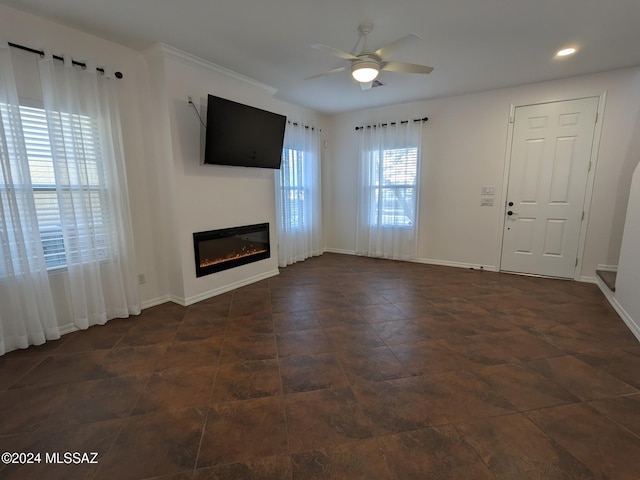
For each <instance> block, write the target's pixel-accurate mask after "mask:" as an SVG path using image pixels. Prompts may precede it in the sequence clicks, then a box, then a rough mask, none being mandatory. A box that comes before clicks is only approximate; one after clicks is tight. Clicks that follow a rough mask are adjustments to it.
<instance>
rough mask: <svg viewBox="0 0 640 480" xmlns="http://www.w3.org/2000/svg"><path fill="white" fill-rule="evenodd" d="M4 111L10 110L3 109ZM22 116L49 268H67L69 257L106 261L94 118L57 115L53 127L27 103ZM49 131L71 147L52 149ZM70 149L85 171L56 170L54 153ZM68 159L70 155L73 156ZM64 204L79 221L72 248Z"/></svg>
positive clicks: (65, 166)
mask: <svg viewBox="0 0 640 480" xmlns="http://www.w3.org/2000/svg"><path fill="white" fill-rule="evenodd" d="M0 108H4V109H5V110H6V106H4V105H3V106H0ZM2 113H3V114H5V112H2ZM20 116H21V120H22V128H23V133H24V141H25V145H26V150H27V157H28V164H29V172H30V175H31V183H32V190H33V199H34V203H35V209H36V215H37V218H38V227H39V230H40V239H41V242H42V248H43V253H44V258H45V264H46V267H47V269H55V268H61V267H65V266H66V265H67V262H68V260H70V259H74V260H84V259H86V258H93V259H96V258H98V259H103V258H107V256H108V248H107V242H106V226H107V223H108V219H109V218H110V209H109V207H108V205H109V203H108V201H107V200H108V199H107V193H108V192H107V184H106V178H105V171H104V165H103V162H102V151H101V145H100V140H99V135H98V126H97V122H96V120H95V119H93V118H90V117H88V116H83V115H74V114H66V113H60V114H58V115H55V118H54V119H53V120H52V121H51V127H50V126H49V123H48V121H47V116H46V114H45V111H44V110H43V109H42V108H37V107H32V106H26V105H21V106H20ZM49 128H54V129H56V130H57V133H58V134H59V135H60V138H62V139H64V143H65V144H67V145H56V144H53V145H52V142H51V138H50V135H49ZM78 137H79V138H78ZM67 140H68V142H67ZM69 145H73V146H74V147H75V150H74V153H77V154H78V155H79V156H80V155H81V156H83V157H84V158H85V161H84V162H80V163H81V164H82V167H79V166H78V165H79V164H78V163H76V162H60V165H61V166H60V168H58V171H57V172H56V171H55V169H54V162H53V158H54V152H56V151H57V150H59V151H60V152H62V151H63V149H64V148H69ZM79 150H81V151H79ZM60 155H63V153H60ZM64 155H66V156H67V157H68V156H69V153H68V152H67V153H65V154H64ZM58 185H59V186H58ZM60 202H64V207H65V208H66V209H67V210H68V211H70V212H73V214H74V215H75V216H76V219H77V222H76V224H75V225H74V226H73V227H70V231H69V232H68V235H67V238H68V240H67V241H68V242H69V244H68V245H65V240H64V237H63V222H62V217H61V212H60ZM85 219H90V220H85Z"/></svg>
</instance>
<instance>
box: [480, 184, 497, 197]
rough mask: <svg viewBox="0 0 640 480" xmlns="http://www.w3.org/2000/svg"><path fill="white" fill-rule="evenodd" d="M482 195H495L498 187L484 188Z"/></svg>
mask: <svg viewBox="0 0 640 480" xmlns="http://www.w3.org/2000/svg"><path fill="white" fill-rule="evenodd" d="M480 193H481V194H482V195H495V193H496V187H490V186H483V187H482V189H481V192H480Z"/></svg>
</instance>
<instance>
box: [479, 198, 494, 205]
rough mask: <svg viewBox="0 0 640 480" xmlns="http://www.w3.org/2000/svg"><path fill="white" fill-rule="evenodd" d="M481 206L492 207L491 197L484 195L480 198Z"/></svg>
mask: <svg viewBox="0 0 640 480" xmlns="http://www.w3.org/2000/svg"><path fill="white" fill-rule="evenodd" d="M480 206H481V207H493V197H485V198H481V199H480Z"/></svg>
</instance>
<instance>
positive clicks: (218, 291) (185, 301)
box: [169, 269, 280, 307]
mask: <svg viewBox="0 0 640 480" xmlns="http://www.w3.org/2000/svg"><path fill="white" fill-rule="evenodd" d="M279 274H280V271H279V270H278V269H275V270H271V271H269V272H265V273H261V274H259V275H254V276H253V277H249V278H245V279H243V280H239V281H237V282H234V283H231V284H229V285H224V286H223V287H218V288H214V289H213V290H209V291H207V292H203V293H199V294H198V295H193V296H191V297H187V298H183V297H178V296H176V295H170V296H169V300H170V301H172V302H173V303H177V304H178V305H182V306H183V307H188V306H189V305H193V304H194V303H198V302H200V301H202V300H206V299H207V298H211V297H215V296H217V295H222V294H223V293H227V292H230V291H231V290H235V289H236V288H240V287H244V286H246V285H251V284H252V283H256V282H259V281H260V280H265V279H267V278H271V277H275V276H276V275H279Z"/></svg>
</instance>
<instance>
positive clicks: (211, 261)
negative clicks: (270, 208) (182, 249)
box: [193, 223, 271, 277]
mask: <svg viewBox="0 0 640 480" xmlns="http://www.w3.org/2000/svg"><path fill="white" fill-rule="evenodd" d="M193 249H194V253H195V260H196V277H202V276H204V275H209V274H211V273H215V272H220V271H222V270H227V269H229V268H235V267H239V266H240V265H246V264H247V263H252V262H257V261H258V260H263V259H265V258H269V257H270V256H271V248H270V245H269V224H268V223H259V224H256V225H244V226H241V227H233V228H223V229H220V230H210V231H208V232H196V233H194V234H193Z"/></svg>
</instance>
